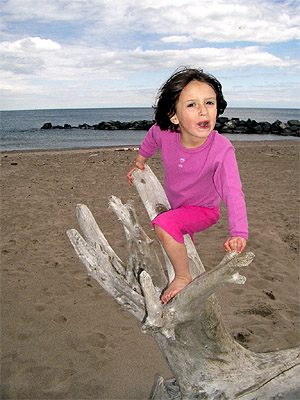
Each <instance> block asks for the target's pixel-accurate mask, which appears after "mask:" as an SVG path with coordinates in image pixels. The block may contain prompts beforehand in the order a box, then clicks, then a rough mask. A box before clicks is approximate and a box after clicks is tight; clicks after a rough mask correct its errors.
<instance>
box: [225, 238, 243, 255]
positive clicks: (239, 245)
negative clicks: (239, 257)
mask: <svg viewBox="0 0 300 400" xmlns="http://www.w3.org/2000/svg"><path fill="white" fill-rule="evenodd" d="M246 244H247V241H246V239H244V238H241V237H229V238H228V239H226V240H225V242H224V244H223V251H228V252H229V253H231V252H233V251H237V252H238V253H241V252H242V251H243V250H244V248H245V247H246Z"/></svg>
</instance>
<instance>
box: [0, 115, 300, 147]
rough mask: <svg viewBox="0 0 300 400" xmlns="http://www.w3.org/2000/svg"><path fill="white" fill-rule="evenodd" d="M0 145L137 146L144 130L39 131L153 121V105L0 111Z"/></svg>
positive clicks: (233, 137)
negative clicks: (47, 125)
mask: <svg viewBox="0 0 300 400" xmlns="http://www.w3.org/2000/svg"><path fill="white" fill-rule="evenodd" d="M224 116H226V117H228V118H240V119H244V120H246V119H248V118H250V119H254V120H256V121H258V122H262V121H267V122H271V123H272V122H274V121H276V120H277V119H279V120H280V121H282V122H286V121H288V120H290V119H297V120H298V119H300V115H299V110H297V109H266V108H264V109H261V108H228V109H227V110H226V112H225V113H224ZM0 117H1V145H0V150H1V151H6V150H9V151H10V150H37V149H44V150H46V149H71V148H92V147H101V146H127V145H128V146H129V145H139V144H140V143H141V141H142V140H143V138H144V137H145V134H146V132H145V131H139V130H137V131H133V130H120V131H119V130H116V131H93V130H80V129H70V130H56V129H53V130H41V129H40V128H41V126H42V125H43V124H44V123H45V122H51V123H52V125H64V124H66V123H67V124H70V125H72V126H78V125H79V124H83V123H87V124H89V125H94V124H97V123H99V122H101V121H110V120H113V121H116V120H118V121H121V122H127V121H136V120H152V119H154V116H153V109H152V108H150V107H149V108H95V109H65V110H64V109H60V110H26V111H1V114H0ZM225 136H226V137H228V138H229V139H230V140H283V139H284V140H288V139H294V138H293V137H284V138H283V137H281V136H276V135H225Z"/></svg>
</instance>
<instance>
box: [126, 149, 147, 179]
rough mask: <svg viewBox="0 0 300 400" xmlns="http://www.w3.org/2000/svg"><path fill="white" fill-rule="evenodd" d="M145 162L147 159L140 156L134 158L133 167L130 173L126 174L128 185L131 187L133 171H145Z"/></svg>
mask: <svg viewBox="0 0 300 400" xmlns="http://www.w3.org/2000/svg"><path fill="white" fill-rule="evenodd" d="M146 162H147V158H146V157H143V156H141V155H140V154H138V156H137V158H136V160H135V163H134V165H133V167H132V168H131V170H130V171H129V172H128V174H127V175H126V176H127V180H128V183H129V185H131V186H133V183H132V181H133V179H134V178H133V176H132V173H133V171H134V170H135V169H136V168H139V169H145V163H146Z"/></svg>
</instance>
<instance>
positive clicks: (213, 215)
mask: <svg viewBox="0 0 300 400" xmlns="http://www.w3.org/2000/svg"><path fill="white" fill-rule="evenodd" d="M219 217H220V215H219V207H217V208H215V209H207V208H204V207H192V206H183V207H180V208H176V209H172V210H169V211H166V212H163V213H161V214H159V215H158V216H157V217H156V218H155V219H154V220H153V221H152V226H153V228H154V229H155V232H156V234H157V236H158V238H159V240H160V242H161V244H162V245H163V247H164V249H165V251H166V253H167V255H168V257H169V259H170V261H171V263H172V265H173V267H174V271H175V279H174V280H173V281H172V282H171V283H170V285H169V287H168V288H167V289H166V290H165V292H164V293H163V295H162V302H163V303H164V304H166V303H167V302H168V301H169V300H170V299H171V298H172V297H174V296H175V295H176V294H177V293H178V292H179V291H180V290H181V289H183V288H184V287H185V286H187V285H188V284H189V283H190V282H191V281H192V276H191V274H190V271H189V263H188V257H187V251H186V247H185V244H184V239H183V235H185V234H189V235H190V236H191V238H192V239H193V233H195V232H200V231H203V230H205V229H207V228H209V227H210V226H211V225H213V224H215V223H216V222H217V221H218V219H219Z"/></svg>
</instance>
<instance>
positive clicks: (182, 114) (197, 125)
mask: <svg viewBox="0 0 300 400" xmlns="http://www.w3.org/2000/svg"><path fill="white" fill-rule="evenodd" d="M216 97H217V96H216V93H215V91H214V89H213V88H212V87H211V86H210V85H208V84H207V83H205V82H199V81H191V82H190V83H188V84H187V85H186V86H185V87H184V88H183V89H182V91H181V93H180V95H179V98H178V101H177V104H176V107H175V110H176V113H175V114H174V115H173V117H171V122H172V123H173V124H175V125H179V127H180V140H181V144H182V145H183V146H184V147H187V148H195V147H199V146H201V145H202V144H204V143H205V142H206V140H207V138H208V135H209V134H210V132H211V131H212V130H213V129H214V127H215V124H216V119H217V98H216Z"/></svg>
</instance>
